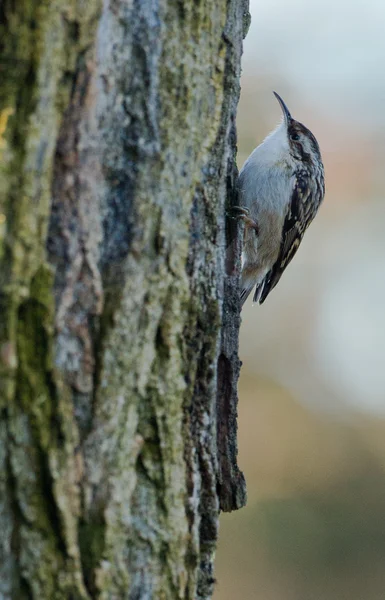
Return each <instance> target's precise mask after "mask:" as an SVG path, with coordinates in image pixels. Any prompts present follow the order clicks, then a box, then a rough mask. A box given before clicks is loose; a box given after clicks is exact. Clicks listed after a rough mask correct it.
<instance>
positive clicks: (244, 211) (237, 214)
mask: <svg viewBox="0 0 385 600" xmlns="http://www.w3.org/2000/svg"><path fill="white" fill-rule="evenodd" d="M231 213H232V214H230V215H229V217H230V218H231V219H241V220H242V221H243V222H244V224H245V227H247V228H250V229H254V230H255V233H256V235H258V232H259V227H258V223H257V222H256V221H254V219H252V218H251V217H250V211H249V209H248V208H246V207H244V206H232V207H231Z"/></svg>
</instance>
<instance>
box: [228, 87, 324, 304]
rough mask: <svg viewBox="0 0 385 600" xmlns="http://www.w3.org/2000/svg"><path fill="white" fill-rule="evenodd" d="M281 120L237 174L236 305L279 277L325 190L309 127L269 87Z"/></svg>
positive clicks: (263, 294)
mask: <svg viewBox="0 0 385 600" xmlns="http://www.w3.org/2000/svg"><path fill="white" fill-rule="evenodd" d="M273 93H274V95H275V97H276V99H277V100H278V102H279V104H280V107H281V109H282V113H283V120H282V122H281V123H280V124H279V125H278V127H277V128H276V129H275V130H274V131H272V132H271V133H270V134H269V135H268V136H267V137H266V138H265V139H264V141H263V142H262V143H261V144H260V145H259V146H257V147H256V148H255V149H254V150H253V152H252V153H251V154H250V156H249V157H248V159H247V160H246V162H245V164H244V165H243V167H242V169H241V171H240V173H239V178H238V184H237V193H238V201H237V206H235V207H234V210H235V214H236V217H235V218H239V219H242V221H243V222H244V231H243V242H242V267H241V276H240V296H241V306H243V304H244V303H245V301H246V299H247V298H248V296H249V295H250V293H251V292H252V291H253V290H254V295H253V302H255V303H259V304H262V303H263V302H264V301H265V300H266V298H267V296H268V295H269V293H270V292H271V291H272V289H273V288H274V287H275V286H276V285H277V283H278V282H279V280H280V279H281V276H282V273H283V272H284V270H285V269H286V267H287V266H288V264H289V263H290V261H291V260H292V258H293V257H294V255H295V253H296V252H297V250H298V248H299V245H300V243H301V241H302V238H303V235H304V233H305V231H306V229H307V228H308V227H309V225H310V223H311V222H312V221H313V219H314V217H315V216H316V214H317V212H318V209H319V207H320V205H321V203H322V201H323V198H324V195H325V178H324V166H323V163H322V158H321V151H320V148H319V145H318V142H317V140H316V138H315V137H314V135H313V134H312V132H311V131H310V130H309V129H308V128H307V127H305V125H303V124H302V123H300V122H299V121H296V120H295V119H293V117H292V116H291V114H290V111H289V109H288V107H287V106H286V104H285V102H284V101H283V100H282V98H281V97H280V96H279V95H278V94H277V93H276V92H273Z"/></svg>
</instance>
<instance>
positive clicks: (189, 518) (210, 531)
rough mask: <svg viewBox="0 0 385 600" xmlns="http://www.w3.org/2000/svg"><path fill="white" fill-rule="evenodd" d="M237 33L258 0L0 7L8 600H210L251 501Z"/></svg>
mask: <svg viewBox="0 0 385 600" xmlns="http://www.w3.org/2000/svg"><path fill="white" fill-rule="evenodd" d="M247 24H248V12H247V0H244V1H243V2H239V1H237V0H226V1H225V0H222V1H221V2H218V0H204V1H203V0H202V1H201V0H163V1H160V0H104V2H103V3H101V2H100V1H99V0H87V1H84V2H79V1H78V2H76V1H75V0H65V1H64V0H51V1H48V0H45V1H43V2H42V1H41V0H40V1H38V0H17V2H14V0H3V1H2V2H1V4H0V51H1V58H0V69H1V70H0V73H1V89H0V160H1V164H0V169H1V170H0V213H1V214H0V261H1V265H0V278H1V279H0V285H1V289H0V377H1V381H0V386H1V387H0V390H1V400H0V401H1V421H0V531H1V536H0V598H1V600H3V599H4V600H8V599H17V600H26V599H28V600H31V599H33V600H52V599H53V600H62V599H72V600H77V599H82V600H86V599H87V600H90V599H98V600H99V599H100V600H102V599H120V598H127V599H130V600H134V599H135V600H139V599H140V600H142V599H143V600H144V599H148V600H150V599H151V600H152V599H164V600H172V599H174V598H175V599H177V598H178V599H202V600H203V599H206V598H210V597H211V595H212V591H213V584H214V578H213V553H214V550H215V547H216V542H217V534H218V514H219V508H220V507H221V508H222V509H223V510H233V509H235V508H239V507H240V506H242V505H243V504H244V502H245V485H244V480H243V476H242V474H241V473H240V472H239V470H238V467H237V464H236V454H237V447H236V402H237V396H236V385H237V379H238V374H239V361H238V355H237V349H238V329H239V301H238V273H239V245H240V242H239V236H240V234H239V232H238V230H237V229H238V228H237V226H236V224H233V223H232V222H230V224H229V231H228V232H227V233H228V235H227V240H226V231H225V209H226V197H227V198H229V202H230V203H231V202H233V201H234V200H232V197H233V196H232V194H233V183H234V180H235V177H236V167H235V158H234V156H235V143H236V140H235V126H234V119H235V113H236V107H237V102H238V95H239V74H240V56H241V48H242V36H243V34H244V33H245V31H246V29H247ZM226 246H227V257H226ZM225 259H226V260H225ZM217 410H218V418H217V412H216V411H217Z"/></svg>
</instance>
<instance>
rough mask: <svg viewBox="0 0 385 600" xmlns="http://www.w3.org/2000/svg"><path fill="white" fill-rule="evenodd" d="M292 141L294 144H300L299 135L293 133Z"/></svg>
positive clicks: (291, 135)
mask: <svg viewBox="0 0 385 600" xmlns="http://www.w3.org/2000/svg"><path fill="white" fill-rule="evenodd" d="M290 139H291V140H293V142H298V140H299V135H298V133H291V134H290Z"/></svg>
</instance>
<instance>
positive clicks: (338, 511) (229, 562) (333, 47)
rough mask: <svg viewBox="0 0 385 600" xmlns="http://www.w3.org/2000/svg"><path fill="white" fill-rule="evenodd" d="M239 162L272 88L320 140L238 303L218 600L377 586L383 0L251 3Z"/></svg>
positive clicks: (384, 443) (383, 551)
mask: <svg viewBox="0 0 385 600" xmlns="http://www.w3.org/2000/svg"><path fill="white" fill-rule="evenodd" d="M250 9H251V14H252V24H251V27H250V31H249V33H248V36H247V38H246V40H245V50H244V56H243V77H242V95H241V101H240V106H239V113H238V135H239V167H241V166H242V164H243V162H244V160H245V159H246V158H247V156H248V155H249V153H250V152H251V151H252V150H253V148H254V147H255V146H256V145H257V144H259V143H260V142H261V141H262V140H263V138H264V137H265V136H266V134H267V133H268V132H269V131H271V129H273V127H275V126H276V124H277V123H278V122H279V120H280V118H281V111H280V108H279V105H278V103H277V101H276V100H275V98H274V96H273V95H272V90H276V91H277V92H278V93H279V94H280V95H282V97H283V99H284V100H285V101H286V103H287V105H288V107H289V109H290V110H291V113H292V115H293V116H294V117H295V118H297V119H298V120H299V121H301V122H303V123H304V124H305V125H307V126H308V127H309V129H311V131H312V132H313V133H314V134H315V136H316V137H317V139H318V141H319V143H320V146H321V150H322V154H323V159H324V163H325V171H326V190H327V191H326V197H325V201H324V204H323V206H322V209H321V211H320V213H319V215H318V216H317V219H316V220H315V222H314V223H313V224H312V226H311V227H310V229H309V231H308V232H307V235H306V236H305V239H304V241H303V243H302V245H301V248H300V249H299V251H298V253H297V255H296V256H295V259H294V260H293V262H292V263H291V264H290V266H289V268H288V270H287V271H286V272H285V273H284V275H283V277H282V279H281V281H280V283H279V285H278V286H277V288H275V289H274V291H273V292H272V294H271V295H270V296H269V297H268V300H267V301H266V303H265V304H264V305H262V306H253V305H252V302H251V297H249V300H248V301H247V305H246V307H245V309H244V311H243V323H242V330H241V346H240V354H241V359H242V361H243V369H242V376H241V381H240V403H239V465H240V468H241V469H242V470H243V471H244V474H245V476H246V480H247V484H248V504H247V507H246V508H245V509H243V510H241V511H238V512H235V513H232V514H224V515H222V517H221V530H220V542H219V549H218V555H217V562H216V565H217V570H216V578H217V586H216V593H215V595H214V598H215V600H238V599H242V600H251V599H255V600H337V599H338V600H342V599H345V598H346V599H349V600H380V599H381V600H382V599H383V598H384V597H385V77H384V72H385V34H384V32H385V3H384V2H383V0H365V1H364V0H350V1H347V0H345V1H344V0H340V1H339V2H335V0H323V2H316V3H310V2H308V1H307V0H291V2H290V3H289V4H288V3H287V2H286V0H268V1H266V0H264V1H262V0H251V2H250Z"/></svg>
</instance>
